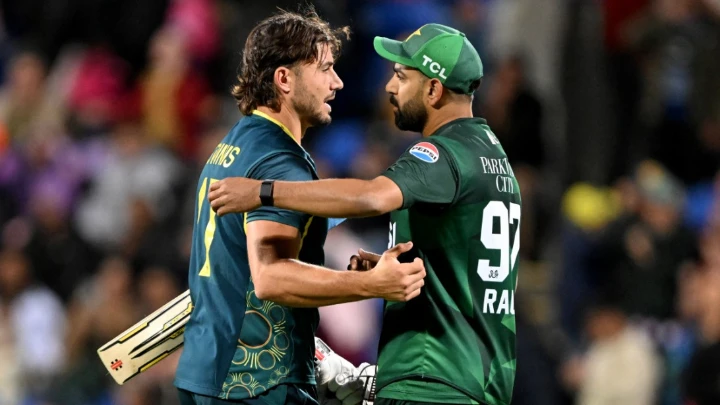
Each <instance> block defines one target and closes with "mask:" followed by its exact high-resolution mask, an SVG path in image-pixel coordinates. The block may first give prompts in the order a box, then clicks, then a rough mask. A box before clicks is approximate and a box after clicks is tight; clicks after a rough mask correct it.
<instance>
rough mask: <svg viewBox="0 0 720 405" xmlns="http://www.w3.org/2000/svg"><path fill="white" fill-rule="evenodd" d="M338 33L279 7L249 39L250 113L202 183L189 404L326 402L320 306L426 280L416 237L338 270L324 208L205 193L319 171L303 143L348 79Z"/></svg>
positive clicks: (399, 296) (245, 88) (185, 400)
mask: <svg viewBox="0 0 720 405" xmlns="http://www.w3.org/2000/svg"><path fill="white" fill-rule="evenodd" d="M340 34H341V31H338V30H332V29H331V28H330V27H329V26H328V24H327V23H326V22H324V21H322V20H321V19H320V18H319V17H318V16H317V15H316V14H314V13H309V14H308V15H299V14H295V13H289V12H281V13H279V14H278V15H276V16H273V17H270V18H268V19H266V20H264V21H262V22H260V23H259V24H258V25H257V26H256V27H255V28H254V29H253V31H252V32H251V33H250V35H249V37H248V40H247V42H246V46H245V52H244V55H243V65H242V71H241V74H240V76H239V78H238V79H239V83H238V85H237V86H236V87H235V89H234V90H233V95H234V96H235V98H236V99H237V100H238V105H239V107H240V110H241V111H242V113H243V115H245V117H243V118H242V119H240V121H239V122H238V123H237V124H236V125H235V126H234V127H233V128H232V129H231V130H230V132H229V133H228V135H227V136H226V137H225V138H224V139H223V140H222V141H221V143H220V144H219V145H218V146H217V148H216V149H215V151H214V152H213V153H212V155H211V156H210V157H209V158H208V160H207V163H206V164H205V167H204V169H203V171H202V174H201V176H200V180H199V182H198V186H197V193H198V197H197V205H196V207H197V209H196V212H195V227H194V230H193V238H192V251H191V257H190V263H191V264H190V270H189V285H190V295H191V297H192V303H193V306H194V308H193V311H192V314H191V316H190V320H189V321H188V323H187V325H186V327H185V334H184V342H185V343H184V350H183V353H182V355H181V357H180V362H179V365H178V368H177V373H176V378H175V386H176V387H177V388H178V390H179V395H180V399H181V403H182V404H183V405H215V404H225V403H242V404H247V405H250V404H253V405H255V404H257V405H260V404H267V403H271V404H298V405H301V404H302V405H309V404H317V403H318V402H317V401H318V394H317V393H316V389H315V384H316V380H315V379H316V369H315V365H314V359H315V357H316V356H315V351H316V347H315V340H314V333H315V330H316V328H317V324H318V311H317V308H316V307H318V306H323V305H332V304H336V303H341V302H349V301H356V300H360V299H364V298H370V297H381V298H385V299H387V300H391V301H406V300H409V299H411V298H413V297H415V296H417V295H418V294H419V292H420V291H419V289H420V287H421V286H422V285H423V283H424V282H423V277H424V276H425V271H424V268H423V264H422V261H420V260H419V259H417V260H416V261H415V262H414V263H409V264H408V263H404V264H401V263H400V262H399V261H398V260H397V256H398V255H399V254H401V253H402V252H404V251H408V250H409V249H410V248H411V247H412V244H401V245H399V246H397V247H394V248H393V249H390V250H389V251H388V252H386V254H385V255H384V257H383V259H382V260H381V263H380V264H378V266H377V267H376V268H375V269H373V271H372V272H368V273H362V272H349V271H330V270H329V269H326V268H323V267H320V266H322V265H323V261H324V254H323V244H324V242H325V237H326V234H327V230H328V220H327V219H326V218H321V217H315V216H311V215H307V214H304V213H300V212H293V211H290V210H287V209H281V208H278V207H262V208H259V209H257V210H252V211H250V212H247V213H245V214H244V215H241V214H235V215H225V216H222V217H219V216H216V215H215V212H214V211H212V210H211V209H210V207H209V204H208V203H207V201H206V195H207V192H208V191H209V190H210V187H211V186H212V184H214V183H215V182H217V181H221V179H223V178H225V177H229V176H244V177H250V178H258V179H267V178H270V179H278V180H314V179H317V178H318V176H317V173H316V171H315V164H314V162H313V160H312V158H311V157H310V156H309V155H308V154H307V152H306V151H305V150H304V149H303V147H302V146H301V141H302V137H303V135H304V134H305V130H306V129H307V128H308V127H311V126H316V125H322V124H328V123H329V122H330V106H329V104H327V102H328V101H329V100H331V99H332V98H333V97H334V95H335V92H336V91H338V90H340V89H342V86H343V83H342V81H341V80H340V78H339V77H338V76H337V74H336V73H335V71H334V69H333V64H334V61H335V56H336V54H337V53H338V52H339V48H340V38H339V35H340ZM331 357H334V358H335V359H336V360H337V356H331ZM345 363H347V361H345ZM350 367H352V365H350ZM321 369H322V370H323V372H325V373H327V372H333V373H339V372H341V371H343V370H341V369H333V368H332V367H324V368H321ZM318 377H319V378H320V379H321V381H327V380H330V379H331V378H333V377H334V375H329V376H328V375H318Z"/></svg>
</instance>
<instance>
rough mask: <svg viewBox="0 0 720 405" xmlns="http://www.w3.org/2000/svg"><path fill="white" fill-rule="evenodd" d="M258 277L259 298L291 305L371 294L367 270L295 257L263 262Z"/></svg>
mask: <svg viewBox="0 0 720 405" xmlns="http://www.w3.org/2000/svg"><path fill="white" fill-rule="evenodd" d="M258 273H259V274H258V276H257V277H256V278H255V279H254V283H255V293H256V294H257V295H258V298H260V299H263V300H269V301H273V302H276V303H278V304H280V305H284V306H288V307H321V306H326V305H334V304H341V303H344V302H352V301H359V300H363V299H366V298H371V297H372V294H371V292H370V291H369V289H368V288H367V285H366V283H365V279H366V277H363V276H364V274H362V273H360V272H354V271H333V270H329V269H326V268H323V267H319V266H313V265H310V264H307V263H303V262H300V261H298V260H292V259H281V260H278V261H276V262H274V263H271V264H267V265H265V266H263V267H262V268H261V269H260V271H259V272H258Z"/></svg>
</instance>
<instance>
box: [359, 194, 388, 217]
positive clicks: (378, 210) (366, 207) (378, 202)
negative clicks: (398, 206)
mask: <svg viewBox="0 0 720 405" xmlns="http://www.w3.org/2000/svg"><path fill="white" fill-rule="evenodd" d="M361 204H362V207H363V210H362V211H363V215H362V216H365V217H376V216H379V215H382V214H385V213H387V212H390V211H392V210H391V209H388V208H387V206H388V204H387V202H386V201H385V200H384V199H383V198H382V196H379V195H377V193H365V194H363V196H362V201H361Z"/></svg>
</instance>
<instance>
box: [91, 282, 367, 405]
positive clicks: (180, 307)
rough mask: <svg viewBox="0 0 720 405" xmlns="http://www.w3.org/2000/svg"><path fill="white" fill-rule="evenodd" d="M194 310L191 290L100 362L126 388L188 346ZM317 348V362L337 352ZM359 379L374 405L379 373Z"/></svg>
mask: <svg viewBox="0 0 720 405" xmlns="http://www.w3.org/2000/svg"><path fill="white" fill-rule="evenodd" d="M192 310H193V305H192V300H191V299H190V290H187V291H185V292H184V293H182V294H180V295H179V296H177V297H176V298H175V299H173V300H172V301H170V302H168V303H167V304H165V305H164V306H163V307H161V308H160V309H158V310H157V311H155V312H153V313H152V314H150V315H148V316H147V317H145V318H144V319H143V320H141V321H140V322H138V323H136V324H135V325H133V326H131V327H130V328H128V329H127V330H126V331H124V332H123V333H121V334H119V335H118V336H116V337H115V338H114V339H113V340H111V341H109V342H108V343H106V344H105V345H103V346H102V347H101V348H99V349H98V351H97V352H98V355H99V356H100V360H101V361H102V363H103V364H104V365H105V368H106V369H107V370H108V372H109V373H110V375H111V376H112V378H113V379H114V380H115V382H117V383H118V384H120V385H123V384H124V383H126V382H128V381H129V380H130V379H131V378H133V377H135V376H137V375H138V374H140V373H142V372H144V371H146V370H147V369H149V368H150V367H152V366H154V365H155V364H157V363H158V362H160V361H161V360H162V359H164V358H165V357H167V356H169V355H170V354H171V353H172V352H174V351H175V350H177V349H179V348H180V347H181V346H182V345H183V343H184V342H185V338H184V332H185V324H187V322H188V320H190V313H191V312H192ZM315 344H316V347H318V349H316V352H315V358H316V360H317V361H322V360H323V359H324V357H325V356H326V355H328V354H330V353H332V352H333V351H332V349H330V347H329V346H327V345H326V344H325V342H323V341H322V340H319V339H318V338H315ZM372 367H374V366H372ZM365 368H366V369H367V368H368V367H365ZM340 377H343V378H345V377H344V376H340ZM359 378H360V379H361V380H362V382H363V385H364V388H363V390H362V391H363V393H364V398H363V402H362V404H363V405H372V404H373V401H374V399H375V398H374V397H375V372H374V370H373V372H372V373H370V374H367V375H366V373H365V370H362V371H361V372H360V376H359Z"/></svg>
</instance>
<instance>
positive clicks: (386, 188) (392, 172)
mask: <svg viewBox="0 0 720 405" xmlns="http://www.w3.org/2000/svg"><path fill="white" fill-rule="evenodd" d="M422 143H424V144H430V142H422ZM438 150H442V149H440V148H439V149H438ZM410 151H412V149H410ZM458 176H459V175H458V172H457V170H456V168H455V166H454V164H453V163H452V162H451V158H450V155H449V153H439V157H438V159H437V160H436V161H433V162H427V161H423V160H421V159H419V158H417V157H415V156H414V155H412V153H410V152H406V153H405V154H404V155H403V156H401V157H400V159H398V160H397V161H396V162H395V163H394V164H393V165H392V166H391V167H390V168H389V169H388V170H387V171H386V172H385V173H384V174H383V175H382V176H378V177H376V178H375V179H373V180H357V179H328V180H317V181H302V182H297V181H276V182H275V185H274V189H273V205H274V206H275V207H279V208H284V209H288V210H293V211H299V212H305V213H308V214H311V215H316V216H321V217H364V216H377V215H381V214H384V213H386V212H390V211H394V210H397V209H402V208H409V207H411V206H412V205H413V204H415V203H418V202H423V203H432V204H450V203H451V202H452V201H454V199H455V194H456V192H457V184H458V181H459V180H458ZM260 184H261V181H259V180H251V179H244V178H238V177H232V178H226V179H223V180H220V181H218V182H216V183H214V184H213V185H212V186H211V187H210V192H209V193H208V199H209V200H210V204H211V206H212V208H213V210H215V211H216V212H217V214H218V215H224V214H227V213H231V212H246V211H250V210H253V209H255V208H257V207H259V206H260Z"/></svg>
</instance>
